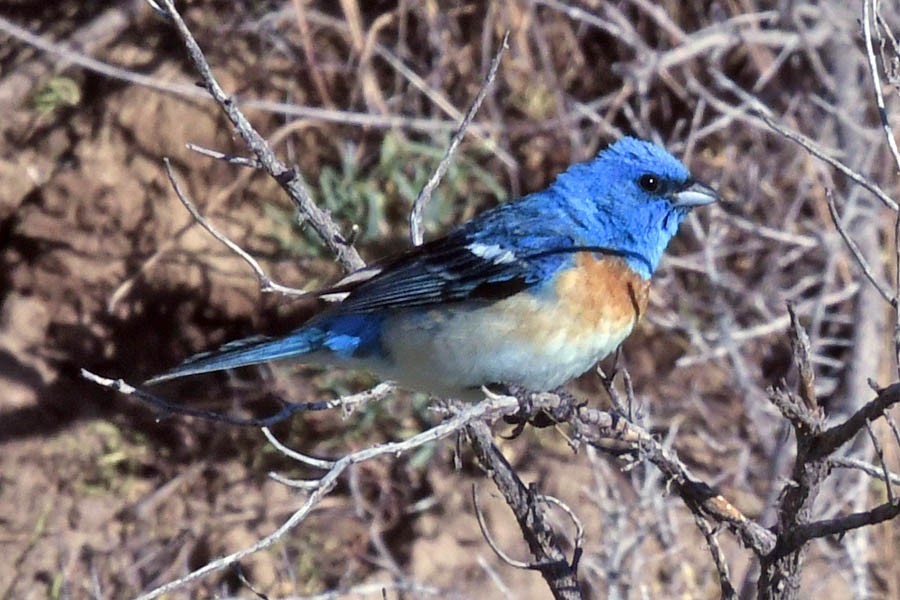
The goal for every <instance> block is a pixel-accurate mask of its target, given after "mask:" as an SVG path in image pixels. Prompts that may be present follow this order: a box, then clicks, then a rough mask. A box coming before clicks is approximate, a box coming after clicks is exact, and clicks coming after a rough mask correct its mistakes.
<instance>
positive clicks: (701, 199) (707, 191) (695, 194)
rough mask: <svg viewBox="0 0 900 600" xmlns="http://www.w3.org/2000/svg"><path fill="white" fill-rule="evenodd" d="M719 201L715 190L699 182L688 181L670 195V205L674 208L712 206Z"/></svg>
mask: <svg viewBox="0 0 900 600" xmlns="http://www.w3.org/2000/svg"><path fill="white" fill-rule="evenodd" d="M718 199H719V196H718V194H716V190H714V189H712V188H711V187H709V186H708V185H706V184H705V183H700V182H699V181H693V180H691V181H689V182H688V183H687V184H686V185H685V186H684V187H683V188H681V189H680V190H678V191H677V192H675V193H674V194H672V196H671V200H672V205H673V206H674V207H675V208H692V207H694V206H703V205H704V204H712V203H713V202H715V201H716V200H718Z"/></svg>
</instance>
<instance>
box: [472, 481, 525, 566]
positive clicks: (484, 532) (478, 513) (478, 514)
mask: <svg viewBox="0 0 900 600" xmlns="http://www.w3.org/2000/svg"><path fill="white" fill-rule="evenodd" d="M472 504H473V505H474V506H475V518H476V520H477V521H478V527H479V529H481V536H482V537H483V538H484V539H485V541H486V542H487V543H488V546H490V547H491V550H493V551H494V554H496V555H497V557H498V558H500V560H502V561H503V562H505V563H506V564H508V565H509V566H511V567H513V568H516V569H531V568H533V565H532V564H531V563H527V562H525V561H522V560H516V559H515V558H512V557H511V556H510V555H509V554H507V553H506V552H504V551H503V549H502V548H501V547H500V546H498V545H497V542H495V541H494V538H493V536H492V535H491V532H490V530H489V529H488V526H487V523H486V522H485V521H484V513H483V512H482V510H481V504H480V503H479V501H478V487H477V486H476V485H475V484H474V483H473V484H472Z"/></svg>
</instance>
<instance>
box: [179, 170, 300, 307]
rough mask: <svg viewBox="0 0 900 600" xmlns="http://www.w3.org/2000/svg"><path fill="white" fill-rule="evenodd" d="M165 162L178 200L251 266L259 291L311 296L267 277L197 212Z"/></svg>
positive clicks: (212, 233)
mask: <svg viewBox="0 0 900 600" xmlns="http://www.w3.org/2000/svg"><path fill="white" fill-rule="evenodd" d="M163 162H164V163H165V165H166V174H167V175H168V177H169V182H170V183H171V184H172V188H173V189H174V190H175V194H176V195H177V196H178V199H179V200H180V201H181V204H183V205H184V207H185V208H186V209H187V211H188V212H189V213H191V216H192V217H193V218H194V220H195V221H197V223H199V224H200V226H201V227H203V229H205V230H206V231H208V232H209V234H210V235H211V236H213V237H214V238H216V239H217V240H219V241H220V242H222V243H223V244H224V245H225V246H226V247H227V248H228V249H229V250H231V251H232V252H234V253H235V254H237V255H238V256H239V257H240V258H241V260H243V261H244V262H245V263H247V264H248V265H250V268H251V269H253V273H254V274H255V275H256V278H257V279H258V280H259V289H260V290H261V291H263V292H276V293H279V294H284V295H286V296H298V297H301V298H302V297H304V296H309V295H310V293H309V292H308V291H306V290H300V289H297V288H292V287H288V286H284V285H281V284H280V283H278V282H276V281H273V280H272V278H271V277H269V276H268V275H266V272H265V271H263V268H262V267H261V266H259V262H257V260H256V259H255V258H253V257H252V256H250V254H249V253H248V252H247V251H246V250H244V249H243V248H241V247H240V246H239V245H238V244H236V243H235V242H233V241H231V239H229V238H228V236H226V235H225V234H224V233H222V232H220V231H219V230H218V229H216V228H215V227H214V226H213V225H212V223H210V222H209V221H207V220H206V217H204V216H203V215H202V214H200V211H199V210H197V207H196V206H194V203H193V202H191V200H190V199H189V198H188V197H187V195H185V193H184V190H182V189H181V186H180V185H179V184H178V178H177V177H176V176H175V172H174V171H173V170H172V163H171V161H169V159H168V158H164V159H163Z"/></svg>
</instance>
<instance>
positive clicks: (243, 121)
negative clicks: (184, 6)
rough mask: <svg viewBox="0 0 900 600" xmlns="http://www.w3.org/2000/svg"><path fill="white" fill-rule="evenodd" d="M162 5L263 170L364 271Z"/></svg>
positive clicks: (340, 255)
mask: <svg viewBox="0 0 900 600" xmlns="http://www.w3.org/2000/svg"><path fill="white" fill-rule="evenodd" d="M160 2H161V4H162V5H163V6H164V7H165V10H166V13H167V14H168V16H169V18H171V20H172V22H173V23H174V24H175V28H176V30H177V31H178V34H179V35H180V36H181V39H182V41H183V42H184V44H185V46H186V47H187V51H188V56H189V57H190V59H191V63H192V64H193V65H194V68H195V69H196V71H197V73H198V74H199V75H200V79H201V81H202V82H203V85H204V86H205V87H206V89H207V91H208V92H209V94H210V95H211V96H212V97H213V98H214V99H215V101H216V103H217V104H218V105H219V106H220V107H221V108H222V110H223V111H224V112H225V114H226V115H227V116H228V119H229V120H230V121H231V123H232V124H233V125H234V127H235V129H236V130H237V132H238V133H239V134H240V136H241V137H242V138H243V140H244V143H246V144H247V147H248V148H250V150H251V151H252V152H253V153H254V154H255V155H256V157H257V158H258V159H259V162H260V164H261V165H262V168H263V169H264V170H265V171H266V173H268V174H269V176H271V177H272V178H273V179H274V180H275V181H276V182H277V183H278V185H280V186H281V187H282V189H284V191H285V192H286V193H287V194H288V196H289V197H290V198H291V200H292V201H293V202H294V204H295V205H296V207H297V210H299V211H300V214H301V215H302V216H303V217H304V219H306V220H307V221H309V224H310V226H311V227H312V228H313V230H314V231H315V232H316V234H318V236H319V238H320V239H321V240H322V243H324V244H325V246H326V247H327V248H328V249H329V250H330V251H331V252H332V253H333V254H334V255H335V256H336V257H337V259H338V261H340V263H341V264H342V265H343V266H344V268H346V269H347V270H349V271H355V270H356V269H359V268H361V267H363V266H364V265H365V263H364V262H363V260H362V258H360V256H359V253H358V252H357V251H356V249H355V248H353V246H351V245H349V244H348V243H347V240H346V239H345V238H344V236H343V235H342V234H341V232H340V231H339V230H338V228H337V225H335V224H334V222H333V221H332V220H331V217H330V216H329V215H328V213H327V212H325V211H324V210H322V209H321V208H319V207H318V206H316V204H315V202H313V199H312V197H311V196H310V195H309V191H308V190H307V188H306V183H305V182H304V181H303V177H302V176H301V175H300V173H299V172H298V171H297V170H296V169H292V168H289V167H288V166H287V165H285V164H284V163H283V162H281V161H280V160H279V159H278V157H276V156H275V153H274V152H273V151H272V149H271V147H270V146H269V143H268V142H267V141H266V140H265V138H263V137H262V136H261V135H260V134H259V133H258V132H257V131H256V129H254V128H253V126H252V125H251V124H250V121H248V120H247V118H246V117H245V116H244V113H243V112H241V110H240V108H238V106H237V104H236V103H235V102H234V99H233V98H231V97H229V96H228V95H227V94H226V93H225V91H224V90H223V89H222V87H221V86H220V85H219V82H218V81H217V80H216V78H215V76H214V75H213V72H212V69H211V68H210V66H209V63H208V62H207V61H206V58H205V57H204V55H203V51H202V50H201V49H200V46H199V45H198V44H197V41H196V40H195V39H194V36H193V34H192V33H191V31H190V30H189V29H188V27H187V25H185V23H184V20H182V18H181V15H180V14H179V13H178V11H177V10H175V5H174V3H173V2H172V0H160Z"/></svg>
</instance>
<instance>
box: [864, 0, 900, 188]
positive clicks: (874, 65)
mask: <svg viewBox="0 0 900 600" xmlns="http://www.w3.org/2000/svg"><path fill="white" fill-rule="evenodd" d="M874 5H875V2H874V0H863V19H862V26H863V37H864V38H865V40H866V58H867V59H868V63H869V73H871V75H872V90H873V91H874V92H875V104H876V106H877V107H878V119H879V121H881V129H882V130H883V131H884V137H885V139H886V140H887V145H888V148H890V150H891V156H892V157H893V158H894V164H895V165H896V166H897V170H898V171H900V149H898V148H897V139H896V138H895V137H894V129H893V127H891V123H890V121H889V120H888V114H887V109H886V108H885V105H884V95H883V94H882V92H881V75H879V74H878V61H877V60H876V58H875V48H874V46H873V44H872V12H873V10H874Z"/></svg>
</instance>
